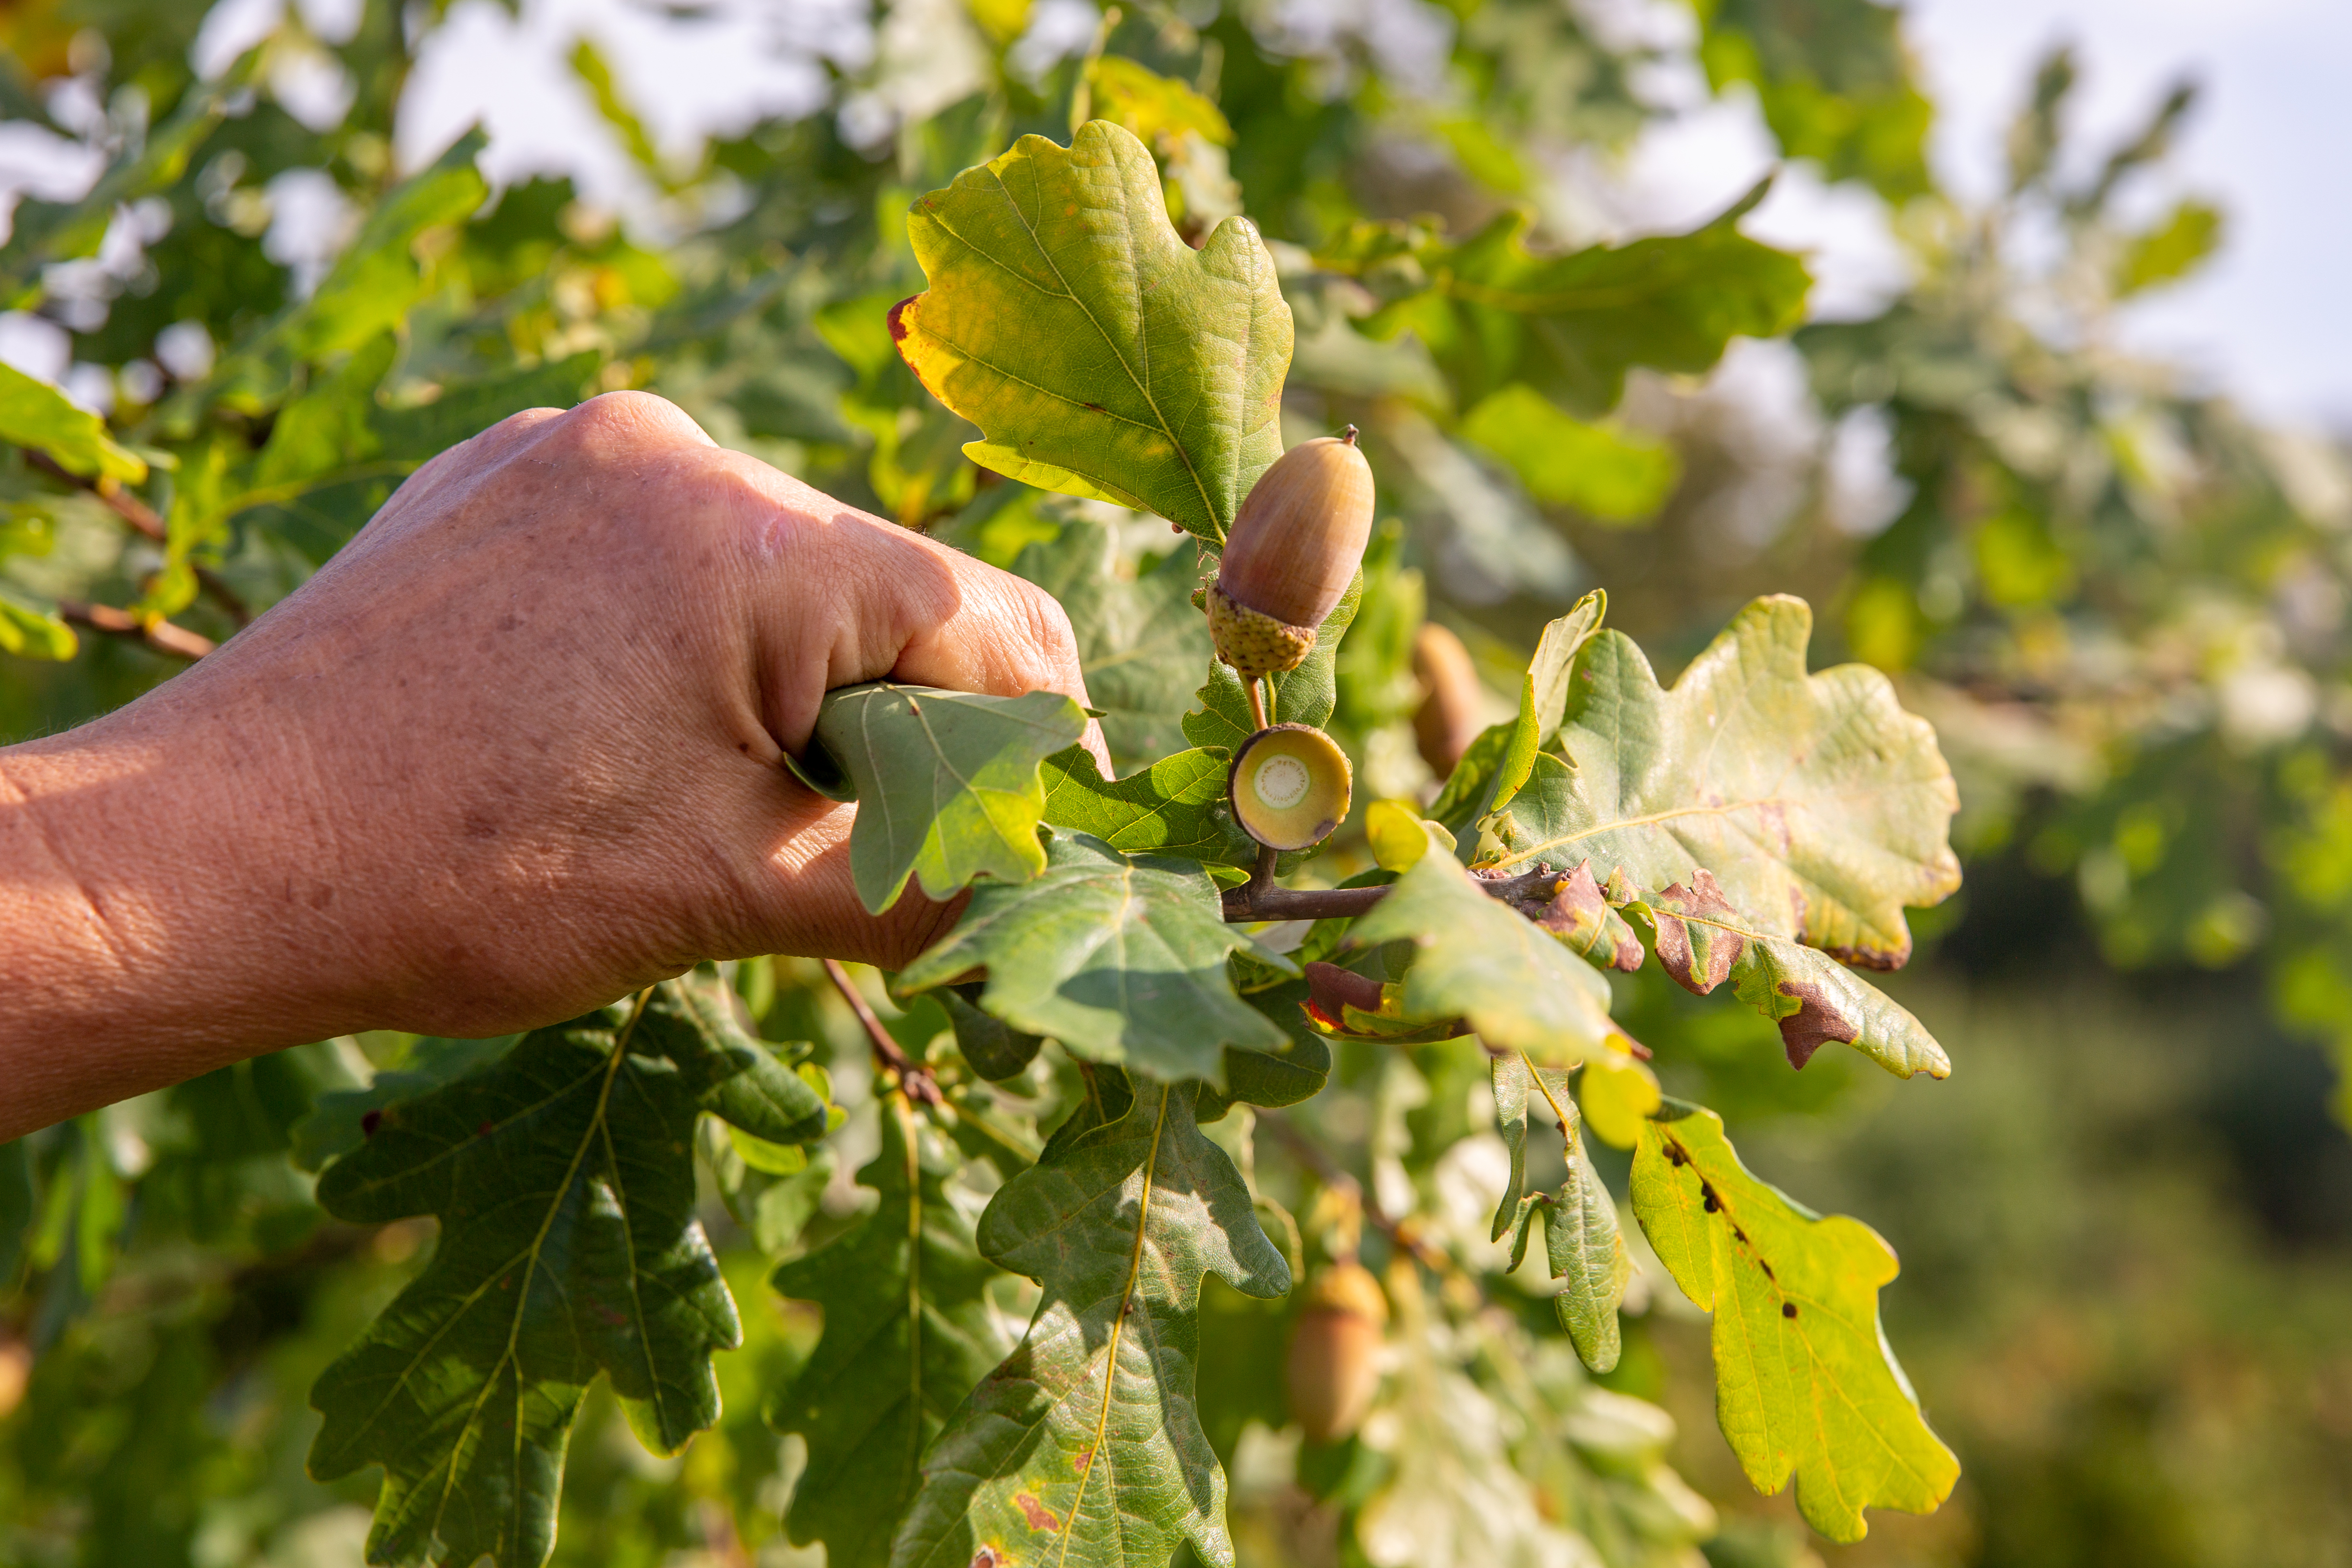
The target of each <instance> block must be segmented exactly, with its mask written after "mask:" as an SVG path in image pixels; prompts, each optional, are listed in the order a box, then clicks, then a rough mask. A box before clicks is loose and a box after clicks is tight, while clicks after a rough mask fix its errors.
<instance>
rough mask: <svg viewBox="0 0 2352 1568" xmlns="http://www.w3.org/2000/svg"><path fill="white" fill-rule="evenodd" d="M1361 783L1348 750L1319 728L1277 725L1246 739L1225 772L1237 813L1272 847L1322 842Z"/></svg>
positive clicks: (1300, 846)
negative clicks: (1351, 765)
mask: <svg viewBox="0 0 2352 1568" xmlns="http://www.w3.org/2000/svg"><path fill="white" fill-rule="evenodd" d="M1354 783H1355V777H1354V773H1353V770H1352V769H1351V768H1349V766H1348V754H1347V753H1346V752H1344V751H1342V750H1340V749H1339V744H1338V743H1337V742H1336V741H1334V740H1333V739H1332V738H1331V737H1329V736H1328V735H1326V734H1324V733H1323V732H1322V731H1321V730H1319V729H1315V728H1311V727H1308V726H1307V725H1303V724H1277V725H1275V726H1273V727H1271V728H1267V729H1261V730H1259V731H1258V732H1257V733H1256V734H1255V735H1253V736H1251V737H1249V738H1248V739H1247V740H1244V741H1243V742H1242V747H1241V750H1239V751H1238V752H1236V753H1234V765H1233V768H1232V770H1231V771H1230V772H1229V773H1227V774H1226V776H1225V793H1226V795H1227V796H1228V797H1229V798H1230V799H1231V800H1233V803H1234V816H1235V817H1237V818H1239V819H1240V820H1241V824H1242V828H1243V830H1244V831H1246V832H1247V833H1248V834H1249V836H1250V837H1251V838H1253V839H1255V840H1256V841H1258V842H1259V843H1262V844H1264V845H1265V846H1266V847H1267V848H1268V849H1276V850H1303V849H1309V848H1312V847H1313V846H1315V845H1317V844H1319V843H1321V842H1322V841H1324V840H1325V839H1328V838H1329V837H1330V836H1331V831H1332V830H1333V829H1335V828H1337V827H1338V826H1339V823H1340V821H1341V820H1342V819H1343V818H1345V817H1346V816H1347V814H1348V800H1349V792H1350V790H1351V789H1352V788H1353V786H1354Z"/></svg>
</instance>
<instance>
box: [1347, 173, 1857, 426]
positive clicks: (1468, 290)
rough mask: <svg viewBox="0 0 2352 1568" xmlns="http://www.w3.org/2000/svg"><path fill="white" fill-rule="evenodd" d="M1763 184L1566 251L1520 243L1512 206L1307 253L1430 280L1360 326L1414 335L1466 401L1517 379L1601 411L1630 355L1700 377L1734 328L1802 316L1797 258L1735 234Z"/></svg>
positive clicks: (1395, 228)
mask: <svg viewBox="0 0 2352 1568" xmlns="http://www.w3.org/2000/svg"><path fill="white" fill-rule="evenodd" d="M1764 190H1765V187H1764V186H1763V185H1759V186H1758V187H1757V188H1756V189H1755V190H1753V191H1751V192H1749V193H1748V195H1747V196H1745V197H1743V198H1742V199H1741V200H1740V201H1738V202H1737V203H1735V204H1733V205H1732V206H1731V207H1729V208H1728V209H1727V210H1726V211H1725V212H1724V213H1722V214H1719V215H1718V216H1717V217H1716V218H1715V219H1713V220H1712V221H1711V222H1709V223H1707V224H1706V225H1702V226H1700V227H1699V228H1696V229H1694V230H1693V231H1691V232H1690V233H1688V234H1682V235H1659V236H1656V237H1654V238H1650V239H1641V240H1635V241H1634V242H1633V243H1632V244H1630V245H1624V246H1609V245H1596V246H1588V247H1587V248H1585V249H1583V250H1580V251H1573V252H1570V254H1568V255H1566V256H1538V255H1536V254H1534V253H1533V252H1531V251H1529V250H1528V248H1527V245H1526V243H1525V242H1526V236H1527V233H1528V226H1529V225H1530V224H1531V223H1532V222H1533V219H1532V217H1531V216H1530V215H1529V214H1527V213H1525V212H1520V211H1513V212H1507V213H1504V214H1501V215H1500V216H1498V217H1496V219H1495V220H1494V221H1493V222H1492V223H1490V224H1488V225H1486V227H1485V228H1483V229H1481V230H1480V231H1479V232H1478V233H1476V234H1475V235H1471V236H1470V237H1469V238H1468V239H1465V240H1464V241H1463V242H1462V243H1460V244H1459V245H1449V244H1447V243H1445V242H1444V241H1443V240H1440V239H1437V238H1436V237H1435V236H1434V235H1432V234H1430V233H1429V232H1428V231H1426V230H1421V229H1407V228H1404V227H1403V226H1402V225H1359V227H1358V229H1357V230H1355V231H1353V232H1351V233H1349V235H1345V236H1342V238H1341V239H1340V240H1339V241H1338V242H1337V243H1336V244H1335V245H1334V246H1332V247H1331V248H1330V249H1329V250H1328V252H1327V253H1326V254H1324V255H1320V256H1318V257H1317V260H1318V262H1319V263H1321V264H1322V265H1324V266H1325V267H1328V268H1330V269H1331V270H1334V271H1340V272H1355V273H1370V274H1376V275H1378V276H1381V277H1396V276H1398V274H1399V268H1400V267H1401V266H1402V267H1412V268H1416V269H1417V272H1418V276H1419V277H1422V278H1423V279H1424V280H1425V284H1426V286H1425V287H1422V288H1421V289H1419V290H1418V291H1417V292H1414V293H1412V294H1408V295H1405V296H1404V297H1402V298H1398V299H1396V300H1395V301H1394V302H1393V303H1391V304H1389V305H1387V306H1384V307H1383V308H1381V309H1380V310H1379V311H1377V312H1375V313H1374V314H1373V315H1371V316H1370V317H1368V318H1366V319H1365V320H1364V323H1363V328H1364V330H1365V331H1366V332H1368V333H1369V334H1370V335H1371V336H1373V337H1376V338H1385V337H1392V336H1394V335H1395V334H1397V333H1399V332H1402V331H1406V330H1410V331H1412V332H1413V333H1414V334H1416V335H1417V336H1418V337H1419V338H1420V339H1421V340H1422V342H1423V343H1424V344H1426V345H1427V346H1428V348H1429V350H1430V352H1431V353H1432V354H1433V356H1434V357H1435V358H1436V360H1437V362H1438V364H1439V365H1440V366H1441V367H1442V368H1443V369H1444V371H1445V372H1446V374H1447V376H1448V378H1449V379H1450V380H1451V381H1452V382H1453V384H1454V391H1455V392H1456V394H1457V395H1458V396H1459V397H1460V398H1461V399H1462V401H1463V402H1475V401H1477V400H1480V399H1483V398H1485V397H1486V396H1487V395H1488V394H1490V393H1492V392H1498V391H1500V390H1501V389H1502V388H1504V387H1505V386H1507V385H1508V384H1510V383H1511V382H1515V381H1516V382H1526V383H1527V384H1528V385H1529V386H1531V387H1533V388H1534V389H1535V390H1536V391H1537V392H1541V393H1542V394H1543V395H1544V396H1545V397H1547V398H1549V400H1551V402H1555V403H1557V404H1559V405H1560V406H1561V407H1562V408H1564V409H1566V410H1567V411H1568V412H1569V413H1573V414H1577V415H1580V416H1583V417H1586V418H1598V417H1600V416H1601V415H1602V414H1604V413H1608V412H1609V411H1610V410H1611V409H1612V408H1614V407H1616V406H1617V402H1618V400H1619V399H1620V398H1621V397H1622V395H1623V393H1624V389H1625V372H1626V371H1627V370H1629V369H1630V368H1631V367H1633V366H1634V365H1648V366H1650V367H1652V368H1653V369H1655V370H1662V371H1677V372H1690V373H1696V372H1697V371H1705V370H1708V369H1710V368H1712V367H1713V366H1714V364H1715V362H1716V361H1717V360H1718V359H1720V358H1722V356H1723V350H1724V345H1725V344H1727V343H1728V342H1729V341H1730V340H1732V339H1733V338H1735V337H1743V336H1744V337H1751V338H1775V337H1779V336H1780V334H1782V333H1784V332H1786V331H1788V330H1789V329H1791V328H1793V327H1795V326H1796V325H1797V323H1798V322H1799V321H1800V320H1801V319H1802V317H1803V315H1804V306H1805V294H1806V290H1807V289H1808V287H1810V286H1811V277H1809V276H1808V275H1807V273H1806V271H1805V265H1804V263H1803V262H1801V261H1800V260H1799V259H1798V258H1797V257H1796V256H1791V255H1790V254H1789V253H1788V252H1786V251H1780V250H1775V249H1773V248H1772V247H1771V246H1767V245H1762V244H1759V242H1757V241H1755V240H1752V239H1749V238H1748V237H1747V236H1746V235H1742V234H1741V233H1740V232H1739V230H1738V222H1739V220H1740V219H1741V218H1742V217H1744V216H1746V215H1747V214H1748V211H1749V210H1750V209H1751V208H1753V207H1754V206H1755V204H1757V203H1758V202H1759V201H1761V200H1762V199H1763V196H1764Z"/></svg>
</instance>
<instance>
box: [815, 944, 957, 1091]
mask: <svg viewBox="0 0 2352 1568" xmlns="http://www.w3.org/2000/svg"><path fill="white" fill-rule="evenodd" d="M824 977H825V978H826V979H828V980H831V981H832V982H833V988H834V989H835V990H836V991H839V992H840V993H841V999H842V1000H844V1001H845V1002H847V1003H848V1004H849V1010H850V1011H851V1012H854V1013H856V1015H857V1021H858V1022H859V1023H861V1024H863V1025H865V1026H866V1040H867V1041H868V1042H870V1043H871V1044H872V1046H873V1047H874V1061H875V1064H876V1065H877V1066H878V1067H880V1068H881V1069H882V1071H885V1072H887V1073H888V1074H889V1075H890V1077H891V1079H892V1081H893V1082H895V1084H896V1085H897V1087H898V1088H899V1089H902V1090H904V1091H905V1092H906V1095H907V1098H908V1099H909V1100H912V1101H915V1102H917V1103H920V1104H924V1105H937V1104H939V1103H940V1086H939V1084H938V1083H937V1082H935V1081H933V1079H932V1077H931V1072H930V1069H929V1068H927V1067H923V1066H921V1065H919V1064H918V1063H917V1062H916V1061H915V1060H914V1058H912V1057H910V1056H908V1054H907V1053H906V1052H905V1051H901V1050H899V1049H898V1041H897V1040H892V1039H891V1038H890V1031H889V1030H887V1029H884V1028H883V1027H882V1020H881V1019H878V1018H877V1017H875V1016H874V1009H873V1008H872V1007H870V1006H869V1005H867V1003H866V995H865V993H864V992H862V991H860V990H859V989H858V988H857V983H856V981H854V980H852V979H851V978H850V977H849V971H848V970H846V969H845V968H843V967H841V964H840V961H839V960H838V959H834V958H827V959H825V960H824Z"/></svg>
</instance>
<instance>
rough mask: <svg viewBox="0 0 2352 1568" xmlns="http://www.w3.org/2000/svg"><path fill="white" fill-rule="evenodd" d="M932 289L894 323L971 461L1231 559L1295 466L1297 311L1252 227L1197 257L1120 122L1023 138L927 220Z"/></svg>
mask: <svg viewBox="0 0 2352 1568" xmlns="http://www.w3.org/2000/svg"><path fill="white" fill-rule="evenodd" d="M907 229H908V238H909V239H910V240H912V241H913V243H914V247H915V256H916V259H918V260H919V261H920V262H921V263H922V266H923V272H924V274H925V276H926V277H929V279H930V287H929V290H928V291H926V292H924V293H922V294H919V295H917V296H916V297H915V298H912V299H909V300H906V301H904V302H903V303H901V304H900V305H899V306H898V308H897V309H895V310H893V311H892V312H891V315H890V330H891V334H892V336H894V337H895V338H897V340H898V352H899V354H900V355H901V356H902V357H903V358H904V359H905V360H906V361H907V364H908V368H910V369H911V370H912V371H914V372H915V374H916V376H917V377H918V378H919V380H920V381H921V382H922V383H923V385H924V386H925V387H926V388H928V389H929V392H930V393H931V395H932V396H934V397H936V398H938V399H939V400H940V402H943V403H945V404H947V406H948V407H949V408H950V409H952V410H954V411H955V412H956V413H960V414H961V415H962V416H963V417H964V418H966V419H968V420H970V421H971V422H972V423H974V424H977V425H979V426H980V428H981V430H982V432H983V433H984V434H985V435H986V437H987V439H985V440H982V441H976V442H973V443H971V444H970V445H968V446H966V447H965V448H964V454H965V455H966V456H968V457H970V458H971V460H972V461H973V462H975V463H977V464H979V465H981V466H982V467H984V468H992V469H994V470H996V471H997V472H998V473H1000V474H1003V475H1005V476H1008V477H1011V478H1014V479H1019V480H1022V481H1024V483H1026V484H1031V485H1034V486H1038V487H1039V488H1040V489H1045V490H1059V491H1062V492H1064V493H1065V494H1067V495H1073V496H1091V497H1098V498H1101V499H1105V500H1110V501H1115V502H1117V503H1118V505H1120V506H1123V507H1137V508H1139V509H1140V510H1144V511H1151V512H1157V513H1159V514H1160V516H1161V517H1166V518H1168V519H1169V520H1170V521H1171V522H1174V523H1178V524H1181V526H1182V527H1184V528H1187V529H1189V530H1191V531H1192V533H1194V534H1196V535H1198V536H1199V537H1200V538H1204V539H1207V540H1208V541H1210V542H1211V543H1213V544H1222V543H1223V542H1224V538H1225V530H1226V528H1228V527H1229V526H1231V524H1232V522H1233V519H1234V513H1235V512H1236V511H1237V510H1239V508H1240V507H1241V501H1242V497H1244V496H1246V495H1247V494H1249V489H1250V486H1252V485H1255V483H1256V482H1257V477H1258V476H1259V475H1260V474H1263V473H1264V472H1265V470H1266V468H1267V467H1268V466H1269V465H1271V464H1272V463H1273V462H1274V460H1275V459H1276V457H1279V456H1280V455H1282V432H1281V428H1280V413H1281V403H1282V382H1283V378H1284V376H1285V375H1286V373H1287V372H1288V371H1289V368H1290V347H1291V325H1290V307H1289V306H1287V305H1286V304H1284V303H1283V299H1282V291H1281V289H1280V288H1279V287H1277V286H1276V282H1275V276H1274V258H1273V257H1272V256H1269V255H1268V254H1267V252H1266V248H1265V243H1264V242H1263V241H1261V240H1260V239H1259V238H1258V235H1257V230H1256V229H1255V228H1254V227H1253V226H1251V225H1250V224H1249V223H1248V221H1247V220H1245V219H1242V218H1228V219H1226V220H1225V221H1224V222H1223V223H1222V224H1219V225H1217V228H1216V231H1215V232H1214V233H1213V234H1212V235H1210V236H1209V239H1208V243H1207V244H1206V245H1205V246H1202V248H1201V249H1200V250H1198V251H1195V250H1194V249H1193V248H1192V246H1188V245H1186V244H1185V243H1184V241H1183V239H1182V237H1181V236H1180V235H1178V234H1177V232H1176V230H1175V228H1174V227H1173V225H1171V224H1170V223H1169V221H1168V206H1167V201H1166V198H1165V196H1164V195H1163V194H1162V193H1161V191H1160V171H1159V168H1158V166H1157V165H1156V164H1154V163H1153V162H1152V161H1151V153H1150V151H1149V150H1148V149H1146V148H1145V147H1144V145H1143V143H1142V142H1140V141H1137V140H1136V139H1135V137H1134V136H1133V135H1132V134H1130V133H1129V132H1128V131H1122V130H1121V129H1119V128H1118V126H1116V125H1113V124H1110V123H1109V122H1108V121H1106V120H1090V121H1088V122H1087V124H1085V125H1083V126H1081V127H1079V128H1078V132H1077V134H1076V136H1075V137H1073V138H1072V139H1071V143H1070V145H1069V146H1067V147H1060V146H1056V145H1055V143H1053V142H1051V141H1047V140H1045V138H1044V137H1042V136H1024V137H1023V138H1022V139H1021V140H1020V141H1018V142H1016V143H1014V144H1013V150H1012V151H1011V152H1006V153H1005V154H1003V156H1002V157H999V158H996V159H993V160H992V161H991V162H987V163H984V164H982V165H981V166H980V167H979V168H976V169H968V170H966V171H965V172H963V173H962V174H961V175H960V176H959V177H958V178H957V180H956V182H955V183H954V184H952V185H950V186H949V187H948V188H947V189H946V190H944V191H933V192H932V193H930V194H929V195H927V196H925V197H923V199H922V200H920V201H919V202H917V203H916V204H915V206H914V210H913V212H912V213H911V214H909V216H908V225H907Z"/></svg>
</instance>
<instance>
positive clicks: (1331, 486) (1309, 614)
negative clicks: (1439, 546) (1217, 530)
mask: <svg viewBox="0 0 2352 1568" xmlns="http://www.w3.org/2000/svg"><path fill="white" fill-rule="evenodd" d="M1371 535H1372V469H1371V465H1370V464H1368V463H1366V462H1365V461H1364V455H1363V454H1362V453H1361V452H1360V451H1358V450H1357V448H1356V430H1355V427H1354V426H1353V425H1349V427H1348V434H1345V435H1326V436H1321V437H1318V439H1316V440H1313V441H1308V442H1304V443H1302V444H1299V445H1297V446H1294V447H1292V448H1291V449H1290V450H1289V451H1287V452H1286V453H1284V454H1283V455H1282V456H1281V457H1280V458H1279V459H1277V460H1276V463H1275V465H1274V466H1273V467H1271V468H1268V469H1267V470H1266V471H1265V474H1263V475H1261V476H1259V478H1258V482H1257V483H1256V484H1255V486H1251V489H1250V493H1249V495H1248V496H1247V497H1245V498H1244V500H1243V502H1242V507H1241V511H1240V513H1239V515H1237V516H1236V517H1234V526H1233V529H1232V531H1231V532H1230V533H1229V534H1227V535H1226V538H1225V551H1224V558H1223V560H1221V561H1220V562H1219V563H1218V566H1217V581H1218V582H1219V583H1220V584H1222V585H1223V588H1224V591H1226V592H1227V593H1228V594H1230V595H1232V597H1233V599H1234V601H1235V602H1236V603H1239V604H1242V605H1245V606H1247V607H1248V608H1249V609H1252V610H1255V611H1256V612H1258V613H1259V614H1261V615H1265V616H1267V617H1270V618H1271V619H1273V620H1274V621H1276V622H1279V623H1281V624H1282V625H1284V626H1291V627H1298V626H1304V627H1307V628H1308V629H1309V630H1312V629H1313V628H1315V627H1318V626H1320V625H1322V624H1323V622H1324V620H1325V619H1326V618H1327V617H1328V616H1329V614H1330V613H1331V612H1332V610H1333V608H1334V607H1336V606H1337V605H1338V604H1339V596H1340V595H1341V594H1344V593H1346V592H1347V591H1348V584H1349V582H1350V581H1352V580H1354V579H1355V575H1356V568H1357V567H1358V566H1359V565H1360V564H1361V563H1362V561H1363V559H1364V545H1365V542H1366V541H1367V540H1369V539H1370V538H1371ZM1301 656H1302V657H1304V654H1303V653H1302V654H1301Z"/></svg>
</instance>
